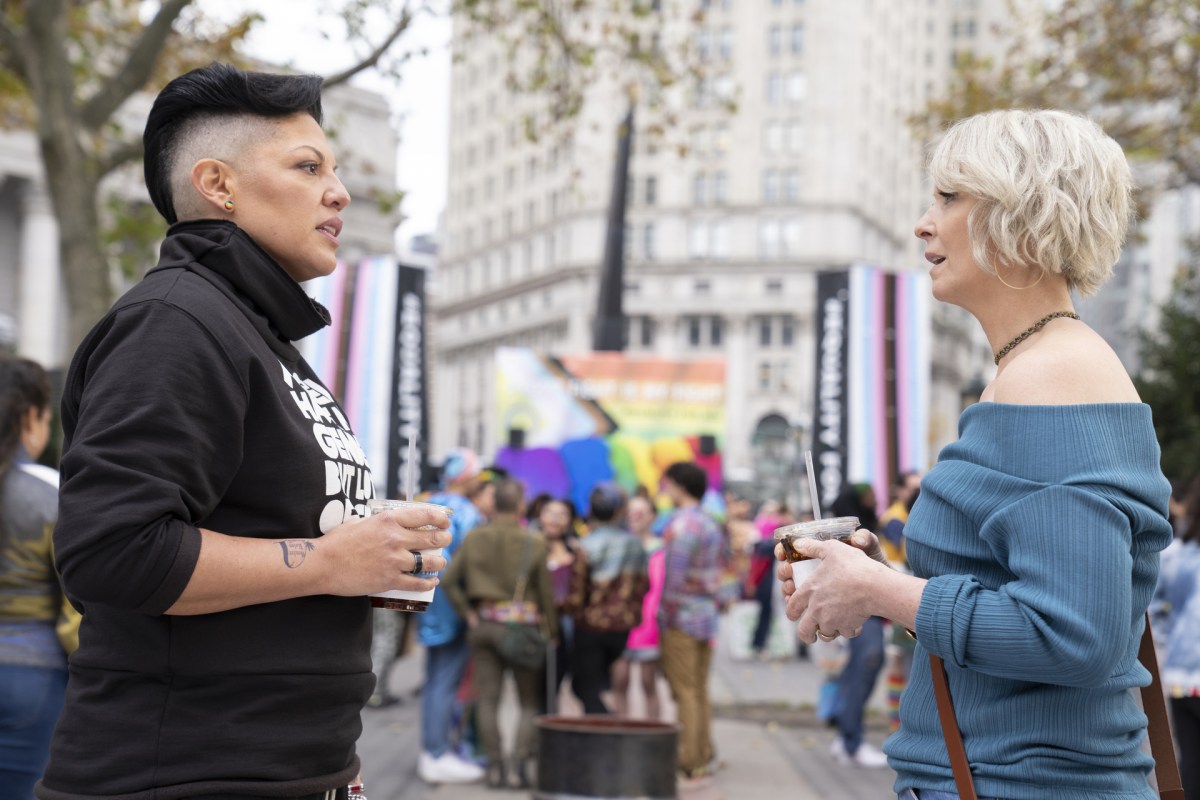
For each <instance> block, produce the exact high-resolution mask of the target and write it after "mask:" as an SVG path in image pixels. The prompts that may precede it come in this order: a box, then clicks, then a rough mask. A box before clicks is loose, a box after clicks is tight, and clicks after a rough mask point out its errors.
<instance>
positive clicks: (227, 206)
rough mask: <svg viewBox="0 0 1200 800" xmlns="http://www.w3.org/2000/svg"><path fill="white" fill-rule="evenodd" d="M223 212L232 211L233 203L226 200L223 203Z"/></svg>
mask: <svg viewBox="0 0 1200 800" xmlns="http://www.w3.org/2000/svg"><path fill="white" fill-rule="evenodd" d="M225 210H226V211H233V201H232V200H226V201H225Z"/></svg>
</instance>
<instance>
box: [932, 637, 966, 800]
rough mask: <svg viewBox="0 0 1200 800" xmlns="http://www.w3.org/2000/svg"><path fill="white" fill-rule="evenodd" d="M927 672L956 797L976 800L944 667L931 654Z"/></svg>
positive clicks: (938, 658)
mask: <svg viewBox="0 0 1200 800" xmlns="http://www.w3.org/2000/svg"><path fill="white" fill-rule="evenodd" d="M929 671H930V672H931V673H933V693H934V694H935V695H936V696H937V707H938V719H940V720H941V722H942V735H943V736H945V737H946V752H947V753H948V754H949V755H950V769H952V770H954V785H955V786H957V787H958V796H959V798H961V800H978V795H976V794H975V782H974V781H973V780H971V762H969V761H967V749H966V748H965V747H963V740H962V733H961V732H960V731H959V730H958V720H957V719H955V717H954V702H953V701H952V700H951V699H950V684H949V683H948V682H947V681H946V665H945V664H943V663H942V659H941V658H940V657H939V656H935V655H934V654H933V653H930V654H929Z"/></svg>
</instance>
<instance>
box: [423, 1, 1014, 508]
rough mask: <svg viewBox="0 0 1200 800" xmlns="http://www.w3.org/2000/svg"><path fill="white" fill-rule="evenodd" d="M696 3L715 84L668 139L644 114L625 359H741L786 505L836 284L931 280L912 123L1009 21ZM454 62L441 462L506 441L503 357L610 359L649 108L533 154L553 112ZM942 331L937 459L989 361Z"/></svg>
mask: <svg viewBox="0 0 1200 800" xmlns="http://www.w3.org/2000/svg"><path fill="white" fill-rule="evenodd" d="M691 1H692V2H697V3H699V6H700V8H701V9H702V10H703V14H704V16H703V22H702V23H701V24H699V25H698V26H696V27H695V29H694V31H692V32H691V33H690V35H691V36H692V37H693V43H694V46H695V47H696V49H697V51H698V52H699V53H700V54H701V56H702V57H703V58H704V60H705V63H706V67H707V69H706V72H707V75H706V77H705V79H704V80H703V81H702V82H701V83H700V85H698V86H695V87H692V88H691V89H690V90H689V92H688V95H687V102H686V110H685V111H684V113H683V115H682V119H681V122H680V123H679V124H678V126H676V127H675V128H674V129H672V130H669V131H668V132H667V134H666V136H665V137H662V138H661V139H660V138H655V137H654V136H652V135H650V134H649V133H648V130H647V128H648V127H649V126H650V125H652V124H654V123H655V122H657V121H658V120H656V119H655V118H654V117H653V116H652V115H651V114H650V113H648V112H646V111H645V109H644V108H642V107H639V109H638V115H637V124H636V127H635V130H636V132H635V135H634V154H633V159H632V164H631V168H630V176H631V181H630V190H629V195H628V199H629V210H628V212H627V217H626V219H627V231H626V252H627V262H626V267H625V295H624V310H625V314H626V315H627V316H628V339H627V341H628V344H627V351H628V352H629V353H631V354H638V353H646V354H651V353H652V354H655V355H658V356H671V357H689V356H707V357H711V356H724V357H725V359H726V361H727V370H728V372H727V374H728V395H727V397H728V399H727V415H726V416H727V420H728V428H727V435H726V441H725V459H726V461H725V464H726V468H727V472H728V473H729V474H730V475H731V476H733V477H735V478H742V479H745V480H752V481H755V482H757V483H759V484H760V485H761V484H763V483H764V482H765V483H766V484H777V485H767V486H763V488H764V489H766V490H767V491H769V492H770V493H773V494H777V493H779V490H781V489H784V488H786V489H792V488H793V487H794V486H795V477H796V475H795V464H796V456H797V454H798V453H799V452H800V449H801V448H802V447H804V446H806V440H807V437H808V436H809V434H810V431H809V430H808V428H809V427H810V425H811V420H812V413H813V408H812V406H813V395H814V386H813V380H814V375H815V368H814V363H813V362H814V359H815V348H814V342H813V335H814V313H815V308H814V305H815V303H814V289H815V280H814V276H815V274H816V273H817V272H818V271H820V270H828V269H844V268H846V267H847V266H850V265H852V264H858V263H867V264H872V265H878V266H881V267H884V268H886V269H889V270H896V271H912V270H916V271H920V272H924V270H925V266H926V265H925V262H924V259H923V257H922V252H923V248H922V246H921V244H920V243H919V242H918V240H917V239H916V238H915V237H914V236H913V234H912V230H913V226H914V223H915V221H916V219H917V218H918V217H919V216H920V214H921V212H922V210H923V209H924V207H925V205H926V204H927V202H928V191H929V190H928V187H927V185H926V182H925V178H924V174H923V155H922V152H921V148H920V145H919V143H918V142H916V141H915V139H914V136H913V135H912V133H911V131H910V128H909V125H908V119H909V118H910V116H912V115H914V114H916V113H917V112H919V111H920V110H921V109H922V108H923V107H924V105H925V103H926V102H927V101H928V100H930V99H932V98H934V97H936V96H937V95H938V94H939V93H940V92H942V91H943V90H944V89H945V87H946V84H947V81H948V79H949V78H950V76H951V74H952V65H953V60H954V58H955V53H956V52H957V51H959V50H962V49H971V50H974V51H976V52H979V51H983V52H988V51H990V50H993V49H998V48H1000V47H1002V46H1003V44H1004V42H1003V41H1001V40H999V39H997V38H996V37H995V36H994V35H993V34H992V33H991V31H992V28H993V26H994V24H995V23H996V22H1007V18H1006V15H1007V13H1008V12H1007V9H1006V5H1007V4H1005V3H999V2H996V3H993V2H986V3H984V2H971V1H970V0H852V2H833V0H807V2H806V0H691ZM670 24H671V23H669V22H667V23H664V31H663V34H662V35H663V39H664V40H668V39H669V37H670V36H671V35H672V33H673V32H677V30H676V31H673V30H672V29H671V28H670ZM456 55H457V57H458V60H456V62H455V64H454V68H453V77H452V90H451V126H450V130H451V134H450V137H451V140H450V159H449V163H450V168H449V185H448V198H449V200H448V207H447V209H446V213H445V216H444V223H443V230H442V235H441V251H440V263H439V268H438V277H437V284H436V285H437V289H436V295H435V296H434V297H433V298H432V302H433V303H434V304H435V306H434V308H435V310H434V314H433V319H434V320H435V322H434V326H435V330H434V332H433V336H432V339H433V346H434V348H435V352H434V354H433V356H432V361H433V364H434V369H435V370H436V382H435V384H434V392H433V394H434V408H435V409H437V411H438V412H439V413H437V414H436V415H435V416H436V419H435V429H434V434H433V437H434V441H433V448H432V449H433V452H435V453H436V452H444V451H445V450H446V449H448V448H449V447H451V446H453V445H455V444H466V445H469V446H471V447H474V448H476V449H478V450H480V451H482V452H491V451H492V450H493V448H494V447H495V446H496V445H497V444H498V443H502V442H503V441H504V439H505V435H506V432H505V431H501V430H495V427H496V423H495V422H494V420H493V418H492V417H493V415H492V407H493V400H492V398H493V385H494V384H493V374H492V373H493V353H494V350H495V348H496V347H497V346H500V345H514V346H527V347H532V348H535V349H540V350H545V351H549V352H553V353H570V352H578V351H583V350H587V349H589V348H590V346H591V330H592V327H591V326H592V317H593V315H594V314H595V307H596V295H597V291H598V285H599V283H598V270H599V266H600V263H601V256H602V253H603V250H604V223H605V210H606V208H607V205H608V199H609V191H610V186H611V174H612V160H613V157H614V153H615V150H616V126H617V124H618V123H619V121H620V120H621V119H622V117H623V116H624V113H625V110H626V103H627V101H626V99H625V94H624V92H623V90H622V89H621V87H619V86H617V85H599V86H596V87H593V89H592V90H591V93H590V95H589V97H588V103H587V105H586V107H585V109H584V111H583V114H582V119H581V120H580V124H579V125H578V132H577V134H576V136H575V138H574V141H573V143H571V144H570V145H563V144H561V143H558V142H554V141H541V142H537V143H533V142H530V141H528V140H527V138H526V137H525V136H524V133H523V129H522V121H521V114H522V113H523V112H525V111H527V110H528V109H529V108H530V107H532V105H533V103H534V100H533V99H531V98H529V97H522V96H513V95H511V94H510V93H509V92H507V90H506V88H505V73H506V67H505V63H504V55H503V53H502V51H501V49H500V46H499V45H498V44H489V42H488V41H486V40H481V39H476V40H472V41H471V42H470V43H469V46H464V44H463V40H462V39H461V37H460V38H459V39H458V40H457V42H456ZM614 83H615V82H614ZM643 96H644V95H643ZM727 99H732V100H734V101H735V102H736V104H737V108H736V111H735V112H732V113H731V112H729V111H728V110H727V109H726V108H724V107H723V105H722V101H723V100H727ZM681 144H682V145H684V146H685V148H686V151H685V152H681V149H680V147H679V145H681ZM930 324H931V325H932V329H933V331H934V336H935V341H934V363H933V365H932V366H931V370H932V384H931V402H932V405H933V411H932V417H931V430H930V432H929V438H930V440H931V442H930V444H931V446H932V449H933V452H935V453H936V448H937V447H938V446H940V445H941V444H943V443H944V442H946V441H949V440H950V439H953V438H954V437H955V436H956V433H957V432H956V430H955V427H954V420H955V419H956V417H957V414H958V412H959V410H960V406H961V402H962V400H961V395H962V389H963V387H964V386H965V385H966V384H967V383H969V382H970V380H971V378H973V377H974V376H975V375H976V374H977V372H978V371H979V370H980V369H981V367H979V366H977V365H978V364H980V359H981V358H982V357H983V356H985V355H986V348H985V347H979V346H974V347H973V346H972V345H971V339H970V337H968V336H965V335H964V333H963V331H964V330H965V323H964V317H963V316H962V315H961V314H960V313H958V312H957V310H956V309H944V308H938V309H936V310H935V311H934V312H933V314H932V319H931V321H930ZM764 465H775V469H773V470H768V472H769V473H770V474H768V473H767V472H764V471H763V470H764V468H765V467H764Z"/></svg>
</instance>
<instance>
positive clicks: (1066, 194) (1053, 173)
mask: <svg viewBox="0 0 1200 800" xmlns="http://www.w3.org/2000/svg"><path fill="white" fill-rule="evenodd" d="M929 175H930V177H931V178H933V184H934V188H935V189H936V190H937V191H939V192H953V193H956V194H965V195H970V196H971V197H974V198H976V200H977V201H978V202H977V203H976V205H975V207H974V208H973V209H972V210H971V214H970V216H969V218H968V221H967V231H968V233H969V235H970V237H971V244H972V251H973V254H974V256H975V262H976V263H977V264H979V265H980V266H981V267H982V268H983V269H984V270H986V271H988V272H991V273H993V274H995V273H996V271H997V270H998V269H1003V268H1008V267H1013V266H1031V267H1039V268H1041V269H1043V270H1045V271H1047V272H1050V273H1052V274H1056V275H1064V276H1065V277H1066V279H1067V284H1068V285H1069V286H1070V287H1071V288H1072V289H1077V290H1078V291H1079V292H1080V293H1081V294H1084V295H1089V294H1092V293H1094V292H1095V291H1096V290H1097V289H1099V288H1100V286H1101V285H1102V284H1103V283H1104V282H1105V281H1106V280H1108V278H1109V276H1110V275H1112V268H1113V265H1114V264H1115V263H1116V262H1117V258H1118V257H1119V256H1120V254H1121V247H1122V245H1123V244H1124V242H1125V232H1126V230H1127V228H1128V227H1129V220H1130V214H1131V209H1132V205H1133V204H1132V194H1133V178H1132V175H1131V174H1130V170H1129V163H1128V162H1127V161H1126V160H1125V154H1124V152H1122V150H1121V147H1120V145H1118V144H1117V143H1116V142H1115V141H1113V140H1112V139H1111V138H1110V137H1109V136H1108V135H1107V134H1105V133H1104V131H1103V130H1101V129H1100V126H1099V125H1097V124H1096V123H1094V122H1092V121H1091V120H1089V119H1087V118H1086V117H1082V116H1078V115H1076V114H1069V113H1066V112H1063V111H1046V110H1039V111H1023V110H1010V111H991V112H988V113H986V114H979V115H976V116H973V117H968V118H967V119H964V120H961V121H960V122H957V123H955V124H954V125H953V126H951V127H950V129H949V130H947V131H946V133H945V134H944V135H943V137H942V138H941V140H940V141H939V142H938V143H937V144H936V146H935V147H934V149H933V153H932V155H931V156H930V161H929Z"/></svg>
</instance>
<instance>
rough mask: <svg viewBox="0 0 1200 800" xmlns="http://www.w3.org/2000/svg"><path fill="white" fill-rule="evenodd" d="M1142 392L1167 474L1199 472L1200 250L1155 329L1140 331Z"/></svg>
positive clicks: (1181, 476)
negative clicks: (1150, 413)
mask: <svg viewBox="0 0 1200 800" xmlns="http://www.w3.org/2000/svg"><path fill="white" fill-rule="evenodd" d="M1140 340H1141V359H1142V372H1141V374H1140V375H1139V376H1138V380H1137V386H1138V391H1139V392H1140V393H1141V395H1142V399H1143V400H1144V401H1145V402H1146V403H1148V404H1149V405H1150V407H1151V408H1152V409H1153V410H1154V428H1155V432H1156V433H1157V435H1158V442H1159V445H1160V446H1161V447H1162V467H1163V472H1165V473H1166V475H1167V477H1169V478H1172V479H1180V480H1190V479H1191V477H1192V476H1195V475H1200V248H1198V247H1196V246H1194V247H1193V249H1192V258H1191V263H1189V264H1187V265H1186V266H1184V267H1183V268H1182V269H1181V270H1180V273H1179V275H1178V276H1177V277H1176V279H1175V282H1174V285H1173V290H1172V292H1171V295H1170V298H1169V299H1168V300H1167V301H1166V302H1165V303H1164V304H1163V305H1162V307H1161V309H1160V317H1159V324H1158V330H1157V331H1143V332H1142V333H1141V335H1140Z"/></svg>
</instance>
